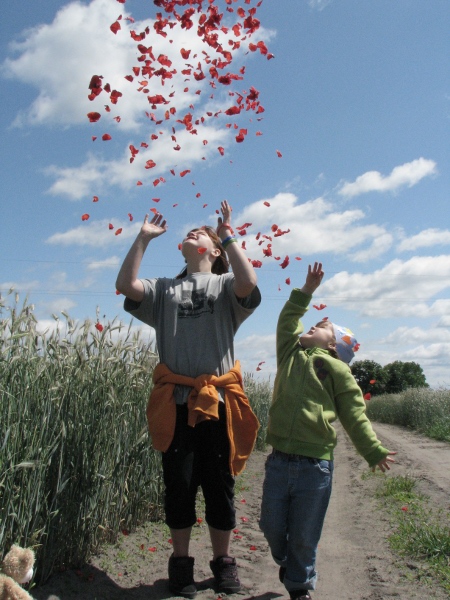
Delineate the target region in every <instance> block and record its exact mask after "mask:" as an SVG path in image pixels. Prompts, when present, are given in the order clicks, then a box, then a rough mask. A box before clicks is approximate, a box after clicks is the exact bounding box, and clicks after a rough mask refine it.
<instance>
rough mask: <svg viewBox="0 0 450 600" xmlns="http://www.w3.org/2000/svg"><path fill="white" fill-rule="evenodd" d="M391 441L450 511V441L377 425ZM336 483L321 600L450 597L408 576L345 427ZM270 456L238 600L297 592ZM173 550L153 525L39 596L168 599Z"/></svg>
mask: <svg viewBox="0 0 450 600" xmlns="http://www.w3.org/2000/svg"><path fill="white" fill-rule="evenodd" d="M375 429H376V430H377V433H378V435H379V437H380V439H381V440H382V441H383V443H384V445H385V446H386V447H388V448H389V449H391V450H397V451H398V458H397V460H398V463H397V464H396V465H395V466H394V467H393V470H394V469H395V471H394V472H395V474H398V475H400V474H401V475H405V474H411V475H414V476H416V477H419V479H420V481H419V485H420V486H421V487H423V491H424V493H426V494H427V495H428V496H429V497H430V500H429V502H430V505H433V506H436V507H442V508H448V503H449V500H448V498H449V492H450V470H449V468H448V466H449V465H450V444H444V443H439V442H435V441H433V440H429V439H427V438H424V437H423V436H420V435H417V434H414V433H411V432H408V431H404V430H400V429H398V428H396V427H391V426H387V425H378V424H375ZM338 435H339V444H338V447H337V450H336V457H335V458H336V460H335V477H334V484H333V485H334V488H333V494H332V499H331V504H330V508H329V511H328V514H327V519H326V522H325V528H324V532H323V535H322V540H321V543H320V546H319V557H318V565H317V566H318V572H319V580H318V586H317V590H316V591H315V592H314V594H313V597H314V600H389V599H391V598H395V599H396V600H410V599H417V600H419V599H422V598H432V599H433V600H444V599H446V598H447V596H446V594H445V593H444V592H440V591H439V590H432V591H431V593H430V590H429V589H428V590H425V589H424V588H419V587H417V585H416V584H413V583H411V582H409V581H408V580H407V578H406V577H405V576H404V572H405V569H406V571H407V570H408V568H407V567H405V568H404V570H403V571H402V570H401V569H400V568H399V566H398V565H399V563H398V561H397V560H396V559H395V557H394V556H393V555H392V554H391V552H390V550H389V546H388V543H387V541H386V538H387V536H388V534H389V531H390V527H389V523H388V522H387V520H386V519H385V517H384V515H383V513H382V512H380V511H376V510H375V506H376V502H375V500H374V498H373V495H372V492H373V487H374V486H373V484H374V481H373V480H371V479H372V478H369V480H367V479H365V480H363V479H362V478H361V475H362V473H363V472H365V471H367V468H366V465H365V463H364V461H363V460H362V459H361V458H360V457H359V456H357V455H356V454H355V451H354V450H353V447H352V445H351V443H350V442H349V440H348V439H347V438H346V436H345V434H344V433H343V431H342V430H341V429H339V433H338ZM265 456H266V454H265V453H259V452H257V453H254V455H253V456H252V457H251V459H250V461H249V463H248V466H247V469H246V471H245V475H244V476H243V478H242V483H241V486H242V489H241V490H240V491H239V493H238V495H237V502H236V506H237V510H238V526H237V527H236V530H235V532H234V534H233V553H234V555H235V556H236V558H237V560H238V564H239V573H240V578H241V582H242V585H243V590H242V592H241V593H240V594H235V595H233V596H229V598H230V599H231V600H233V599H234V600H238V599H240V600H244V599H250V598H253V599H256V600H271V599H276V598H281V597H284V598H287V597H288V595H287V593H286V590H285V589H284V586H283V585H282V584H281V583H280V582H279V581H278V569H277V567H276V565H275V564H274V563H273V561H272V559H271V557H270V554H269V552H268V548H267V544H266V543H265V540H264V537H263V535H262V534H261V532H260V531H259V528H258V517H259V507H260V501H261V488H262V480H263V476H264V461H265ZM170 553H171V546H170V543H169V533H168V530H167V529H166V528H165V527H164V526H162V525H157V526H156V525H147V526H145V527H143V528H141V529H139V530H138V531H137V532H136V533H133V534H130V535H129V536H121V538H120V540H119V543H118V544H117V546H114V547H110V548H108V549H107V550H106V551H105V553H104V554H102V555H101V556H98V557H95V559H94V560H93V561H92V564H90V565H87V566H86V567H85V568H83V569H82V570H80V571H68V572H66V573H62V574H59V575H56V576H54V577H53V578H52V579H51V580H50V581H49V582H48V583H47V584H46V585H45V586H43V587H40V588H35V589H33V590H32V595H33V597H34V598H36V600H75V599H78V600H119V599H120V600H144V599H145V600H163V599H165V598H170V597H171V595H170V593H169V592H168V590H167V587H166V577H167V560H168V557H169V555H170ZM191 554H192V555H193V556H195V559H196V563H195V579H196V581H197V583H198V587H199V594H198V596H197V598H198V599H199V600H215V599H216V598H217V594H216V593H215V592H214V590H213V589H212V579H211V572H210V570H209V560H210V558H211V557H210V547H209V542H208V535H207V529H206V526H205V524H204V523H203V522H202V523H199V524H198V526H196V527H195V530H194V535H193V540H192V544H191Z"/></svg>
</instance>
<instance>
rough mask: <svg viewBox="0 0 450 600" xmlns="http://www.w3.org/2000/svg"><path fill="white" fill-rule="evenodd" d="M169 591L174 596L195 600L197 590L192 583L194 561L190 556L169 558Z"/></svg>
mask: <svg viewBox="0 0 450 600" xmlns="http://www.w3.org/2000/svg"><path fill="white" fill-rule="evenodd" d="M169 589H170V591H171V592H172V593H173V594H175V595H176V596H183V597H184V598H195V596H196V595H197V588H196V587H195V582H194V559H193V558H192V556H174V555H173V554H172V556H171V557H170V558H169Z"/></svg>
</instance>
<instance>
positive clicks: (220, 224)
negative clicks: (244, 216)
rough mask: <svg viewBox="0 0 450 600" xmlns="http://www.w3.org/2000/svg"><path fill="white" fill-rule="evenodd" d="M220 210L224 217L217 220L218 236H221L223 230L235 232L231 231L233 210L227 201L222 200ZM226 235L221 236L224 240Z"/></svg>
mask: <svg viewBox="0 0 450 600" xmlns="http://www.w3.org/2000/svg"><path fill="white" fill-rule="evenodd" d="M220 210H221V213H222V216H221V217H219V218H218V219H217V234H218V235H219V233H220V230H221V229H222V230H228V231H230V232H232V231H233V230H232V229H231V212H232V210H233V209H232V208H231V206H230V205H229V204H228V201H227V200H222V202H221V203H220ZM224 235H225V233H223V235H221V237H222V238H223V237H224ZM227 235H229V234H227ZM225 237H227V236H225Z"/></svg>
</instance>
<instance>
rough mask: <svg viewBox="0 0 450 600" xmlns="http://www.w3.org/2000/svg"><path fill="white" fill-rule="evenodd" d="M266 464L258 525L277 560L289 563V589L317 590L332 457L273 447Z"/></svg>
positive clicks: (281, 564)
mask: <svg viewBox="0 0 450 600" xmlns="http://www.w3.org/2000/svg"><path fill="white" fill-rule="evenodd" d="M265 469H266V475H265V479H264V485H263V497H262V505H261V519H260V522H259V525H260V527H261V530H262V532H263V533H264V536H265V537H266V539H267V541H268V543H269V547H270V551H271V553H272V557H273V559H274V561H275V562H276V563H277V565H280V567H285V568H286V573H285V577H284V585H285V587H286V589H287V590H288V591H291V590H313V589H315V585H316V579H317V573H316V570H315V565H316V554H317V545H318V543H319V539H320V535H321V533H322V526H323V522H324V520H325V515H326V512H327V508H328V502H329V500H330V495H331V484H332V479H333V461H329V460H321V459H317V458H308V457H305V456H299V455H295V454H286V453H284V452H280V451H278V450H273V452H272V454H270V455H269V456H268V457H267V460H266V466H265Z"/></svg>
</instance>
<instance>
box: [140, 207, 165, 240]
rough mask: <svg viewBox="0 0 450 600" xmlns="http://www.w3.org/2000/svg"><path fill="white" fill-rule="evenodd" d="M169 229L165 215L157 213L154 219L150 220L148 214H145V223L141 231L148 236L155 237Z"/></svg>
mask: <svg viewBox="0 0 450 600" xmlns="http://www.w3.org/2000/svg"><path fill="white" fill-rule="evenodd" d="M166 231H167V224H166V220H165V219H164V217H163V215H161V214H160V213H156V215H154V217H153V219H152V220H151V221H150V222H149V220H148V215H145V218H144V223H143V225H142V227H141V233H142V234H143V235H145V236H146V237H148V238H150V239H153V238H156V237H158V236H160V235H162V234H163V233H165V232H166Z"/></svg>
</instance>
